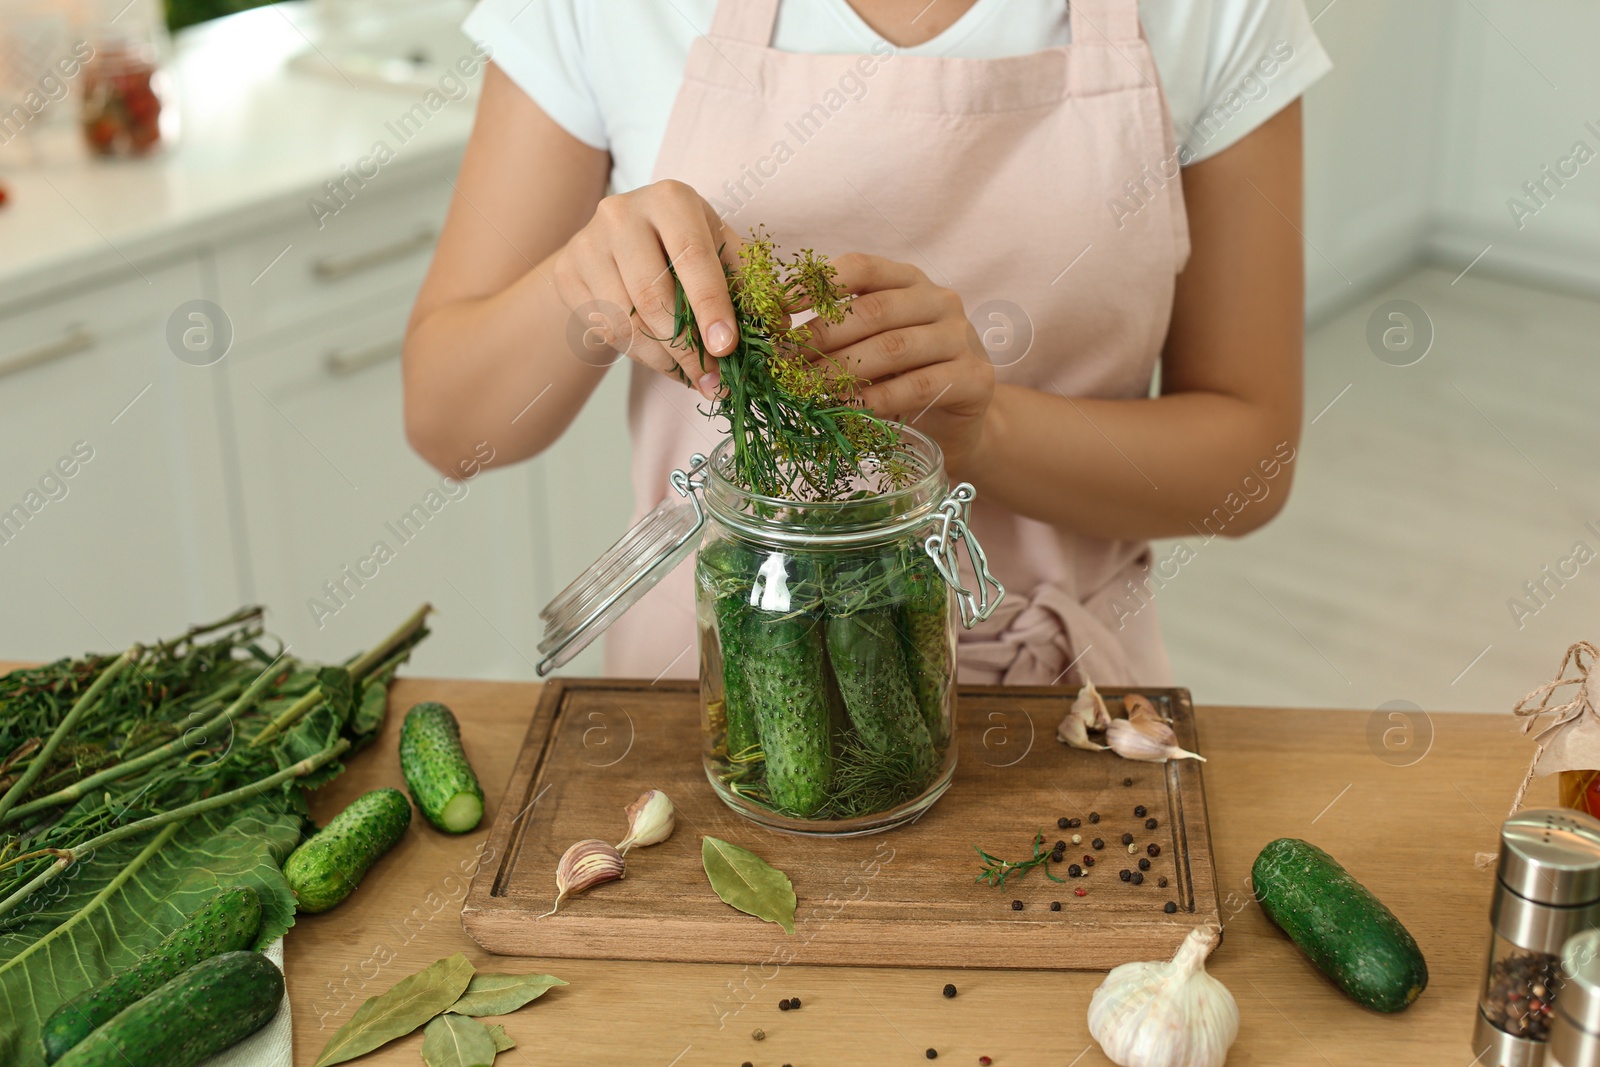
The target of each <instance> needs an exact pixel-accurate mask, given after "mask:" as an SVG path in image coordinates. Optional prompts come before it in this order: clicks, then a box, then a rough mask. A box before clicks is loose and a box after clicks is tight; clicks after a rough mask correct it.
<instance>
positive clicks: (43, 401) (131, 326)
mask: <svg viewBox="0 0 1600 1067" xmlns="http://www.w3.org/2000/svg"><path fill="white" fill-rule="evenodd" d="M119 266H121V268H122V269H121V270H120V271H119V272H118V273H117V274H115V275H113V276H111V277H110V278H103V279H101V280H99V281H97V282H94V283H90V284H87V285H85V286H83V287H81V288H79V289H77V290H76V291H74V292H73V294H72V295H70V296H65V297H63V298H60V299H57V300H53V301H45V302H43V303H39V302H34V303H30V304H28V305H26V306H23V307H10V308H4V309H0V455H3V456H4V457H5V465H4V472H3V479H0V604H3V605H4V606H5V611H4V612H3V613H0V648H4V650H5V655H6V656H7V657H8V658H17V659H53V658H55V657H58V656H61V655H66V654H69V653H81V652H83V651H85V650H87V649H96V650H107V649H115V648H119V647H125V646H127V645H129V644H131V643H132V642H134V641H135V640H150V639H152V638H155V637H159V636H163V635H169V634H173V633H176V632H179V631H181V630H182V629H183V628H184V627H186V626H187V625H189V624H190V623H192V622H196V621H199V620H204V619H211V618H215V617H218V616H221V615H224V614H226V613H227V612H229V611H232V610H233V609H234V608H236V607H238V605H239V604H240V602H241V599H242V596H241V593H242V591H241V588H240V581H239V572H238V570H237V569H236V567H235V556H234V551H233V548H234V546H233V544H232V542H231V538H230V530H229V524H228V515H227V506H226V500H227V494H226V492H225V479H226V466H225V461H224V455H225V444H224V439H223V427H222V425H221V423H220V421H219V418H218V409H217V404H216V399H217V390H218V386H219V376H218V374H217V369H216V368H215V367H198V366H192V365H190V364H188V363H184V362H182V361H180V360H179V359H178V358H177V357H176V356H174V355H173V353H172V351H171V350H170V349H169V347H168V344H167V341H166V337H165V331H166V325H167V318H168V316H169V314H171V312H172V311H173V310H174V309H175V308H177V307H178V306H179V305H180V304H182V303H183V302H185V301H187V300H191V299H195V298H197V297H199V296H201V295H202V287H201V274H200V270H199V267H198V264H197V262H196V260H195V259H194V258H193V257H180V258H177V259H175V260H168V261H167V262H166V263H165V264H164V265H151V264H149V263H144V264H141V265H140V266H139V267H137V268H132V267H130V266H129V265H127V264H124V263H121V262H120V261H119ZM69 471H70V476H69V475H68V474H67V473H65V472H69Z"/></svg>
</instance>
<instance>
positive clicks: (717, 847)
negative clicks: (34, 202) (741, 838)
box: [700, 837, 795, 934]
mask: <svg viewBox="0 0 1600 1067" xmlns="http://www.w3.org/2000/svg"><path fill="white" fill-rule="evenodd" d="M700 862H701V864H702V865H703V866H704V867H705V869H706V877H707V878H708V879H710V881H711V888H712V889H714V890H716V894H717V896H719V897H721V898H722V900H723V903H725V904H729V905H732V906H733V907H735V908H738V909H739V910H740V911H742V912H744V913H745V914H747V915H754V916H755V917H756V918H758V919H765V920H767V921H768V922H774V923H777V924H778V925H779V926H781V927H783V929H784V932H785V933H790V934H792V933H794V906H795V899H794V885H793V883H791V882H790V881H789V876H788V875H786V874H784V873H783V872H782V871H780V870H778V869H777V868H776V867H774V866H772V865H771V864H769V863H768V862H767V861H766V860H764V859H762V858H761V857H760V856H757V855H756V854H755V853H754V852H750V851H749V850H747V849H742V848H740V847H739V846H738V845H730V844H728V842H726V841H723V840H720V839H719V838H715V837H706V838H702V839H701V842H700Z"/></svg>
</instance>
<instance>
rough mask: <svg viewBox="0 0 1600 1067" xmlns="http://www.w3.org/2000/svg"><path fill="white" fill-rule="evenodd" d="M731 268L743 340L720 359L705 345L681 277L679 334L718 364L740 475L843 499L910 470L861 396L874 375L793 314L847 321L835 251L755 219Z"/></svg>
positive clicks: (892, 433) (704, 359)
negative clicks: (780, 243) (804, 243)
mask: <svg viewBox="0 0 1600 1067" xmlns="http://www.w3.org/2000/svg"><path fill="white" fill-rule="evenodd" d="M738 259H739V262H738V265H737V266H726V267H725V268H724V270H725V272H726V274H727V278H728V289H729V292H730V294H731V295H732V297H733V303H734V316H735V319H736V320H737V321H736V326H737V330H738V335H739V340H738V344H737V346H736V347H735V348H734V350H733V352H731V353H729V354H728V355H727V356H724V357H722V358H721V359H715V358H714V357H712V356H711V355H710V353H709V352H707V350H706V347H705V343H704V341H703V340H702V339H701V337H700V329H699V326H698V324H697V323H696V322H695V317H694V311H693V309H692V308H691V307H690V306H689V301H688V299H687V298H686V297H685V295H684V292H683V287H682V286H681V285H680V286H679V287H678V297H677V304H676V308H675V321H674V323H673V331H674V332H673V337H672V344H673V346H674V347H676V348H680V349H684V350H687V351H689V352H691V353H693V354H694V355H696V356H697V357H698V359H699V362H700V366H701V367H702V368H704V369H705V370H708V371H709V370H711V369H712V368H713V367H715V369H716V370H717V371H719V372H720V374H721V378H722V385H721V388H720V391H719V392H718V394H717V397H716V399H715V401H714V402H713V403H712V406H711V410H710V412H709V414H710V415H712V416H713V417H720V418H723V419H726V420H727V423H728V432H729V434H730V435H731V436H732V438H733V458H732V463H733V471H732V473H733V475H734V477H735V478H736V480H737V481H738V483H739V484H741V485H742V486H743V487H745V488H746V489H749V490H750V491H752V492H754V493H757V494H760V495H762V496H768V497H777V498H781V499H787V500H804V501H819V500H820V501H825V500H838V499H842V498H843V497H845V496H848V495H849V494H851V493H852V492H855V491H858V490H859V489H860V488H861V481H862V479H864V478H870V477H873V476H874V475H875V476H876V479H877V482H878V487H879V489H880V490H882V489H887V488H891V487H896V486H898V485H899V484H900V483H901V482H902V481H903V480H904V479H905V462H904V460H903V459H902V458H901V456H900V450H899V444H900V436H899V433H898V432H897V430H896V428H895V427H894V425H893V424H891V423H888V422H886V421H884V420H883V419H880V418H878V417H877V416H875V415H873V414H872V412H871V411H869V410H867V409H865V408H863V407H862V406H861V387H862V386H863V385H866V384H867V383H866V382H865V381H863V380H862V379H861V378H859V377H858V376H856V375H855V374H854V373H852V372H851V371H850V369H849V368H848V367H847V366H845V365H844V363H843V362H842V361H840V360H839V359H837V358H836V357H834V356H832V355H830V354H828V353H824V352H822V351H820V350H819V349H817V348H816V347H815V346H814V345H812V343H811V339H812V334H811V330H810V328H809V327H808V326H807V325H805V324H804V323H801V324H799V325H796V324H794V323H793V321H792V316H794V315H796V314H798V313H800V312H802V311H805V310H809V311H811V312H813V313H814V314H815V315H816V317H817V318H819V319H821V320H822V321H824V322H829V323H839V322H842V321H844V317H845V315H846V314H847V313H848V312H849V310H850V304H849V300H850V296H849V294H848V293H847V292H845V291H844V290H843V289H841V288H840V287H839V285H838V284H837V281H836V278H837V273H838V272H837V270H836V269H835V268H834V267H833V265H832V264H830V263H829V262H828V260H827V257H826V256H824V255H820V254H819V253H817V252H815V251H813V250H812V249H809V248H802V249H801V250H800V251H799V252H797V253H795V254H794V255H793V256H792V257H790V258H788V259H785V258H783V257H782V256H780V255H779V254H778V253H777V251H776V248H775V246H774V243H773V241H772V239H771V238H770V237H768V236H767V234H766V232H765V231H764V230H761V229H757V230H756V231H754V232H753V233H752V234H751V235H750V240H749V241H748V242H747V243H746V244H745V245H744V247H743V248H741V249H740V250H739V256H738Z"/></svg>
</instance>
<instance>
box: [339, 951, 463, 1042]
mask: <svg viewBox="0 0 1600 1067" xmlns="http://www.w3.org/2000/svg"><path fill="white" fill-rule="evenodd" d="M471 981H472V964H471V962H470V961H468V959H467V957H466V956H465V955H463V954H462V953H460V952H457V953H456V954H455V955H454V956H450V957H448V958H447V959H442V960H438V961H436V962H434V963H430V964H428V966H426V967H424V968H423V969H422V970H420V971H418V972H417V973H416V974H413V975H411V976H410V977H408V978H402V979H400V981H398V982H396V983H395V984H394V985H393V986H391V987H390V988H389V990H388V991H387V992H384V993H379V994H378V995H377V996H375V997H368V998H367V999H366V1001H365V1002H363V1003H362V1005H361V1007H359V1008H357V1009H356V1013H355V1014H354V1015H352V1016H350V1021H349V1022H347V1023H345V1024H344V1025H343V1026H341V1027H339V1029H338V1031H337V1032H336V1033H334V1035H333V1036H332V1037H330V1038H329V1039H328V1043H327V1044H326V1045H325V1046H323V1049H322V1055H321V1056H319V1057H317V1064H316V1067H329V1065H330V1064H334V1063H344V1062H345V1061H346V1060H353V1059H355V1058H356V1057H357V1056H364V1055H366V1054H367V1053H368V1052H371V1051H372V1050H373V1049H375V1048H378V1047H379V1046H380V1045H386V1044H388V1043H389V1042H391V1041H393V1040H394V1039H395V1038H397V1037H405V1036H406V1035H407V1034H409V1033H411V1031H413V1030H415V1029H416V1028H417V1027H419V1026H421V1025H422V1024H423V1023H425V1022H427V1021H428V1020H429V1019H431V1018H433V1017H434V1016H435V1015H438V1014H439V1013H440V1012H442V1011H446V1010H448V1009H449V1007H450V1005H452V1004H454V1003H455V1002H456V1001H457V1000H459V999H461V994H462V993H463V992H465V991H466V988H467V985H468V983H470V982H471Z"/></svg>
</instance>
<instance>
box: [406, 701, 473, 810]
mask: <svg viewBox="0 0 1600 1067" xmlns="http://www.w3.org/2000/svg"><path fill="white" fill-rule="evenodd" d="M400 773H401V774H403V775H405V779H406V788H407V789H409V790H411V799H412V800H415V801H416V802H417V810H418V811H420V812H422V815H423V817H424V818H425V819H427V820H428V821H429V822H430V823H432V824H433V825H434V826H437V827H438V828H439V829H441V830H444V831H445V832H447V833H452V834H464V833H466V832H467V831H468V830H471V829H473V828H475V827H476V826H477V825H478V822H479V820H481V819H482V818H483V787H482V786H480V785H478V776H477V775H475V774H473V773H472V767H471V765H470V764H468V763H467V754H466V752H465V751H464V750H463V749H462V747H461V727H460V725H459V724H458V723H457V722H456V717H455V715H454V714H453V713H452V712H451V711H450V709H449V708H447V707H445V706H444V705H443V704H439V703H435V702H433V701H429V702H427V703H424V704H418V705H417V706H416V707H414V708H412V709H411V710H410V711H408V712H406V721H405V724H404V725H402V726H401V728H400Z"/></svg>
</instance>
